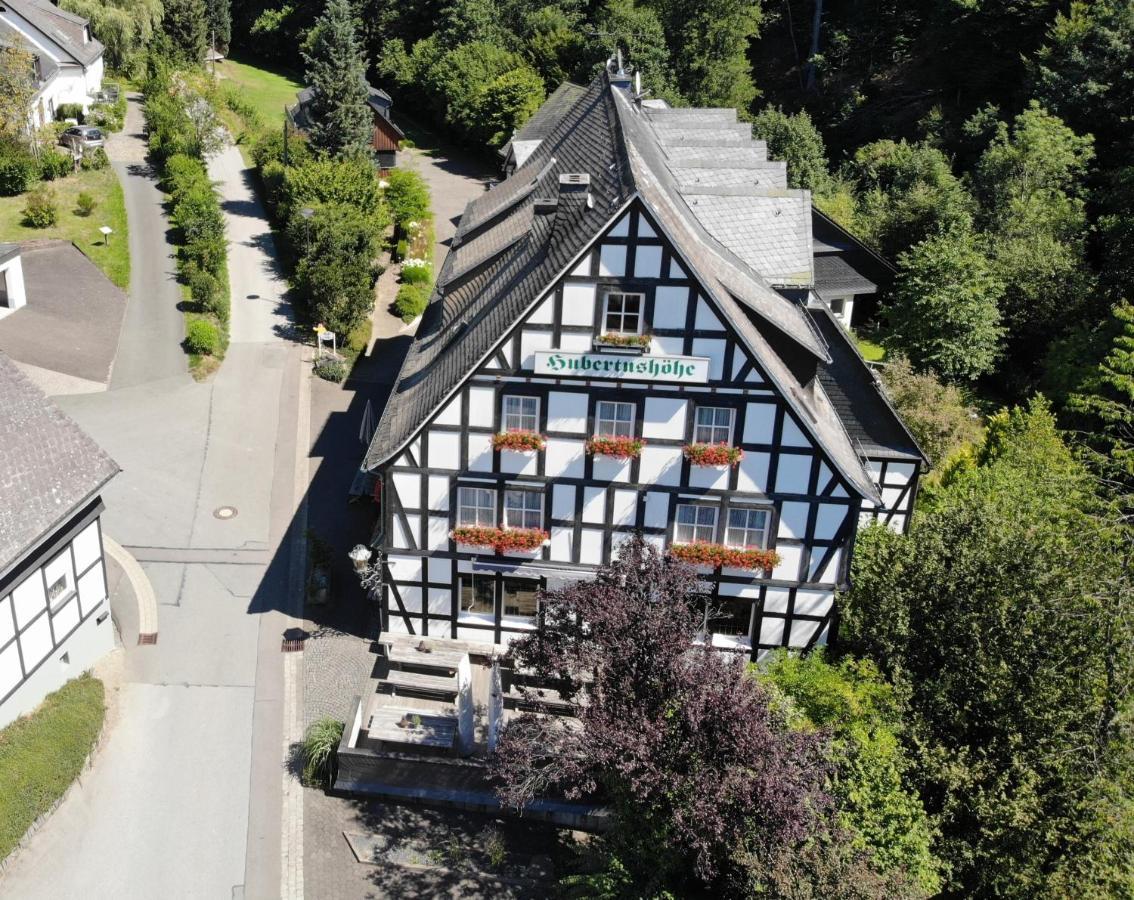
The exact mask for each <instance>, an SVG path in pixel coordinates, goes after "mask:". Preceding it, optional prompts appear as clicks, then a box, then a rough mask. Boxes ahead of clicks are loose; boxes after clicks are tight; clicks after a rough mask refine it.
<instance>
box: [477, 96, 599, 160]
mask: <svg viewBox="0 0 1134 900" xmlns="http://www.w3.org/2000/svg"><path fill="white" fill-rule="evenodd" d="M586 92H587V88H586V86H585V85H582V84H575V83H574V82H572V81H564V82H563V83H562V84H561V85H559V87H557V88H556V89H555V90H554V91H552V92H551V94H550V95H549V96H548V98H547V99H546V100H544V101H543V105H542V106H540V108H539V109H537V110H536V111H535V113H534V114H533V115H532V117H531V118H530V119H528V121H527V122H525V123H524V125H523V127H522V128H520V130H519V131H517V132H516V133H515V134H514V135H512V139H511V140H510V141H508V143H507V144H505V145H504V146H503V147H501V148H500V150H499V151H498V152H499V153H500V155H501V156H504V157H506V156H507V155H508V151H509V150H512V149H514V150H515V151H516V157H517V158H516V165H517V166H520V165H523V164H524V160H526V159H527V157H528V156H529V155H530V153H531V150H534V149H535V147H534V146H533V147H531V148H523V149H521V148H522V146H523V145H524V144H526V143H529V142H535V143H536V144H538V142H539V141H542V140H543V139H544V138H545V137H547V136H548V135H549V134H551V132H552V131H553V130H554V128H555V126H556V125H558V124H559V122H560V121H561V120H562V119H563V117H564V116H565V115H567V113H568V112H570V111H571V107H572V106H574V105H575V104H576V103H577V102H578V100H579V98H580V97H582V96H583V94H585V93H586ZM514 145H520V146H514ZM521 155H522V156H523V159H521V158H520V156H521Z"/></svg>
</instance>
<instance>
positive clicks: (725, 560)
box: [669, 541, 780, 572]
mask: <svg viewBox="0 0 1134 900" xmlns="http://www.w3.org/2000/svg"><path fill="white" fill-rule="evenodd" d="M669 555H670V556H672V557H673V558H674V559H679V560H681V561H682V562H686V563H689V564H690V565H694V566H712V567H714V568H718V567H723V568H726V569H751V570H752V571H755V572H760V571H765V570H767V569H772V568H775V566H776V565H777V564H778V563H779V561H780V557H779V554H778V553H776V552H775V551H774V550H761V549H760V548H759V547H726V546H725V545H724V544H711V543H709V542H708V541H696V542H694V543H692V544H674V545H673V546H672V547H670V548H669Z"/></svg>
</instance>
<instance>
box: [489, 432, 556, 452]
mask: <svg viewBox="0 0 1134 900" xmlns="http://www.w3.org/2000/svg"><path fill="white" fill-rule="evenodd" d="M546 445H547V439H546V438H544V436H543V435H542V434H539V433H538V432H535V431H523V430H514V431H501V432H500V433H499V434H494V435H493V436H492V449H493V450H514V451H515V452H516V453H538V452H539V451H540V450H542V449H543V448H544V447H545V446H546Z"/></svg>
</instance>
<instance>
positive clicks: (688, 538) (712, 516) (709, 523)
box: [673, 503, 717, 544]
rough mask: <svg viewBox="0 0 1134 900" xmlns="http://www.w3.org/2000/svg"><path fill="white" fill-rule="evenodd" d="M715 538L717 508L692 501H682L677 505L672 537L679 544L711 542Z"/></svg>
mask: <svg viewBox="0 0 1134 900" xmlns="http://www.w3.org/2000/svg"><path fill="white" fill-rule="evenodd" d="M716 538H717V508H716V507H715V506H702V505H700V504H694V503H682V504H680V505H679V506H678V507H677V519H676V521H675V522H674V527H673V539H674V541H676V542H677V543H679V544H694V543H697V542H699V541H705V542H708V543H712V542H713V541H715V540H716Z"/></svg>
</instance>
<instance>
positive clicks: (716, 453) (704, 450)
mask: <svg viewBox="0 0 1134 900" xmlns="http://www.w3.org/2000/svg"><path fill="white" fill-rule="evenodd" d="M681 452H682V453H684V454H685V458H686V459H687V460H689V462H690V463H691V464H692V465H694V466H735V465H737V464H738V463H739V462H740V461H741V460H742V459H744V451H743V450H741V449H740V448H739V447H733V446H731V445H729V444H726V443H724V442H722V443H719V444H696V443H694V444H686V445H685V447H684V448H683V449H682V451H681Z"/></svg>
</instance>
